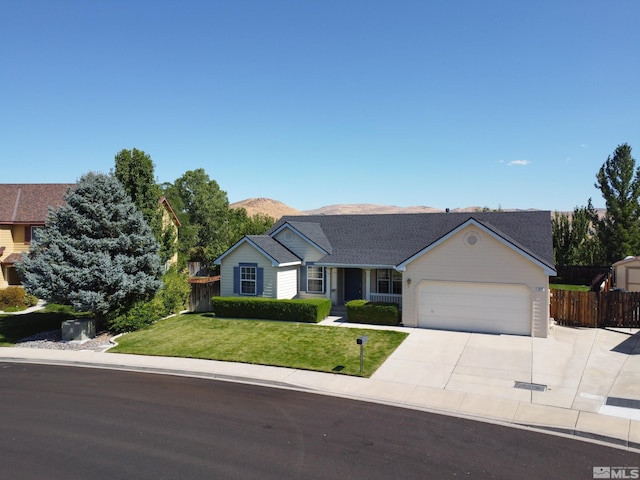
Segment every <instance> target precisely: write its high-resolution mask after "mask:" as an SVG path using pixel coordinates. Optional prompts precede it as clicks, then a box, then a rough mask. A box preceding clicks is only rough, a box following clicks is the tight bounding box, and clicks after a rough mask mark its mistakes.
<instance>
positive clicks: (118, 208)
mask: <svg viewBox="0 0 640 480" xmlns="http://www.w3.org/2000/svg"><path fill="white" fill-rule="evenodd" d="M16 269H17V271H18V273H19V274H20V276H21V279H22V283H23V285H24V287H25V289H26V290H27V292H29V293H31V294H33V295H35V296H37V297H38V298H42V299H44V300H46V301H48V302H54V303H62V304H66V305H71V306H73V307H74V308H75V309H77V310H79V311H89V312H93V314H94V315H95V317H96V324H97V325H96V326H97V327H98V328H101V327H102V326H103V324H104V321H105V319H106V318H107V316H108V315H109V314H111V313H113V312H115V311H120V312H121V311H126V310H127V309H128V308H130V307H131V306H132V305H134V304H135V303H136V302H137V301H139V300H145V299H149V298H151V297H152V296H153V295H154V294H155V293H156V292H157V291H158V289H159V288H160V285H161V282H160V275H161V267H160V258H159V256H158V243H157V241H156V240H155V238H154V236H153V233H152V232H151V229H150V228H149V225H148V224H147V222H146V221H145V220H144V217H143V216H142V213H141V212H140V211H139V210H138V209H137V208H136V206H135V205H134V204H133V202H132V201H131V200H130V197H129V195H127V193H126V192H125V190H124V188H123V187H122V185H121V184H120V182H119V181H118V180H117V179H116V178H115V177H114V176H112V175H105V174H98V173H88V174H85V175H83V176H82V177H81V178H80V180H79V181H78V183H77V185H76V187H75V188H73V189H70V190H69V191H68V192H67V194H66V195H65V205H63V206H61V207H59V208H58V209H56V210H53V209H52V210H50V211H49V213H48V215H47V219H46V223H45V226H44V228H43V229H42V230H41V231H40V232H38V238H37V239H34V241H32V244H31V250H30V252H29V254H28V255H23V257H22V260H21V261H19V262H17V263H16Z"/></svg>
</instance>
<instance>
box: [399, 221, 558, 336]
mask: <svg viewBox="0 0 640 480" xmlns="http://www.w3.org/2000/svg"><path fill="white" fill-rule="evenodd" d="M470 232H475V234H476V236H477V238H478V242H477V243H476V244H475V245H473V246H470V245H468V244H467V243H466V242H465V236H466V235H467V234H468V233H470ZM404 279H405V283H404V285H403V303H402V306H403V315H402V320H403V323H404V324H405V325H407V326H414V327H415V326H418V317H417V308H416V307H417V304H418V302H417V299H416V292H417V291H418V285H419V283H420V281H422V280H431V281H450V282H478V283H493V284H500V283H502V284H512V285H523V286H526V287H527V288H528V289H529V291H530V292H531V294H532V297H531V298H532V308H531V312H532V313H531V315H532V322H533V328H532V330H533V334H534V335H536V336H542V337H546V336H547V334H548V326H549V303H548V302H549V293H548V291H549V288H548V287H549V279H548V277H547V276H546V275H545V273H544V270H543V269H542V267H540V266H538V265H536V264H535V263H533V262H532V261H531V260H529V259H527V258H525V257H524V256H523V255H520V254H519V253H517V252H515V251H514V250H512V249H511V248H509V247H508V246H506V245H504V244H503V243H502V242H500V241H499V240H497V239H495V238H493V237H491V236H490V235H488V234H486V233H484V232H482V231H480V230H479V229H478V228H476V227H474V226H472V225H471V226H469V227H467V228H465V229H463V230H461V231H460V232H458V233H456V234H455V235H453V236H452V237H451V238H448V239H447V240H445V241H444V242H443V243H442V244H440V245H438V246H436V247H434V248H433V249H432V250H430V251H429V252H427V253H425V254H424V255H422V256H420V257H418V258H417V259H415V260H414V261H413V262H411V263H410V264H409V265H407V270H406V272H405V274H404ZM407 279H411V285H409V286H408V285H407ZM543 302H544V303H545V306H544V307H542V305H541V303H543Z"/></svg>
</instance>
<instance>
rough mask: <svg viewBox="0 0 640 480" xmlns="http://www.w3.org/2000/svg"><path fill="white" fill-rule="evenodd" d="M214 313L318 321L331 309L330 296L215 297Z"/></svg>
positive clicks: (217, 314)
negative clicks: (280, 297) (297, 297)
mask: <svg viewBox="0 0 640 480" xmlns="http://www.w3.org/2000/svg"><path fill="white" fill-rule="evenodd" d="M211 305H212V306H213V313H214V314H215V315H216V316H217V317H226V318H260V319H265V320H284V321H293V322H307V323H317V322H319V321H321V320H322V319H324V318H326V317H327V315H329V312H330V311H331V300H329V299H328V298H318V299H307V300H301V299H300V300H299V299H294V300H277V299H274V298H244V297H213V298H212V299H211Z"/></svg>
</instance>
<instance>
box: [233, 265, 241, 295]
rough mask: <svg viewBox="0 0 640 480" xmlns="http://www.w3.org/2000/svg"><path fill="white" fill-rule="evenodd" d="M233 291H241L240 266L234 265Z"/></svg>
mask: <svg viewBox="0 0 640 480" xmlns="http://www.w3.org/2000/svg"><path fill="white" fill-rule="evenodd" d="M233 293H240V267H233Z"/></svg>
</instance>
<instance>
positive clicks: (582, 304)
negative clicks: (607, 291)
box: [550, 289, 599, 327]
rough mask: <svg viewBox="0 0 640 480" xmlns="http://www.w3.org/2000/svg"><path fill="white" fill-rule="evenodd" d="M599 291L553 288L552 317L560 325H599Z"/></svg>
mask: <svg viewBox="0 0 640 480" xmlns="http://www.w3.org/2000/svg"><path fill="white" fill-rule="evenodd" d="M598 295H599V294H598V293H595V292H573V291H569V290H556V289H552V290H551V311H550V314H551V317H553V319H554V320H555V321H556V322H557V323H558V324H560V325H571V326H574V327H597V326H598Z"/></svg>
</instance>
